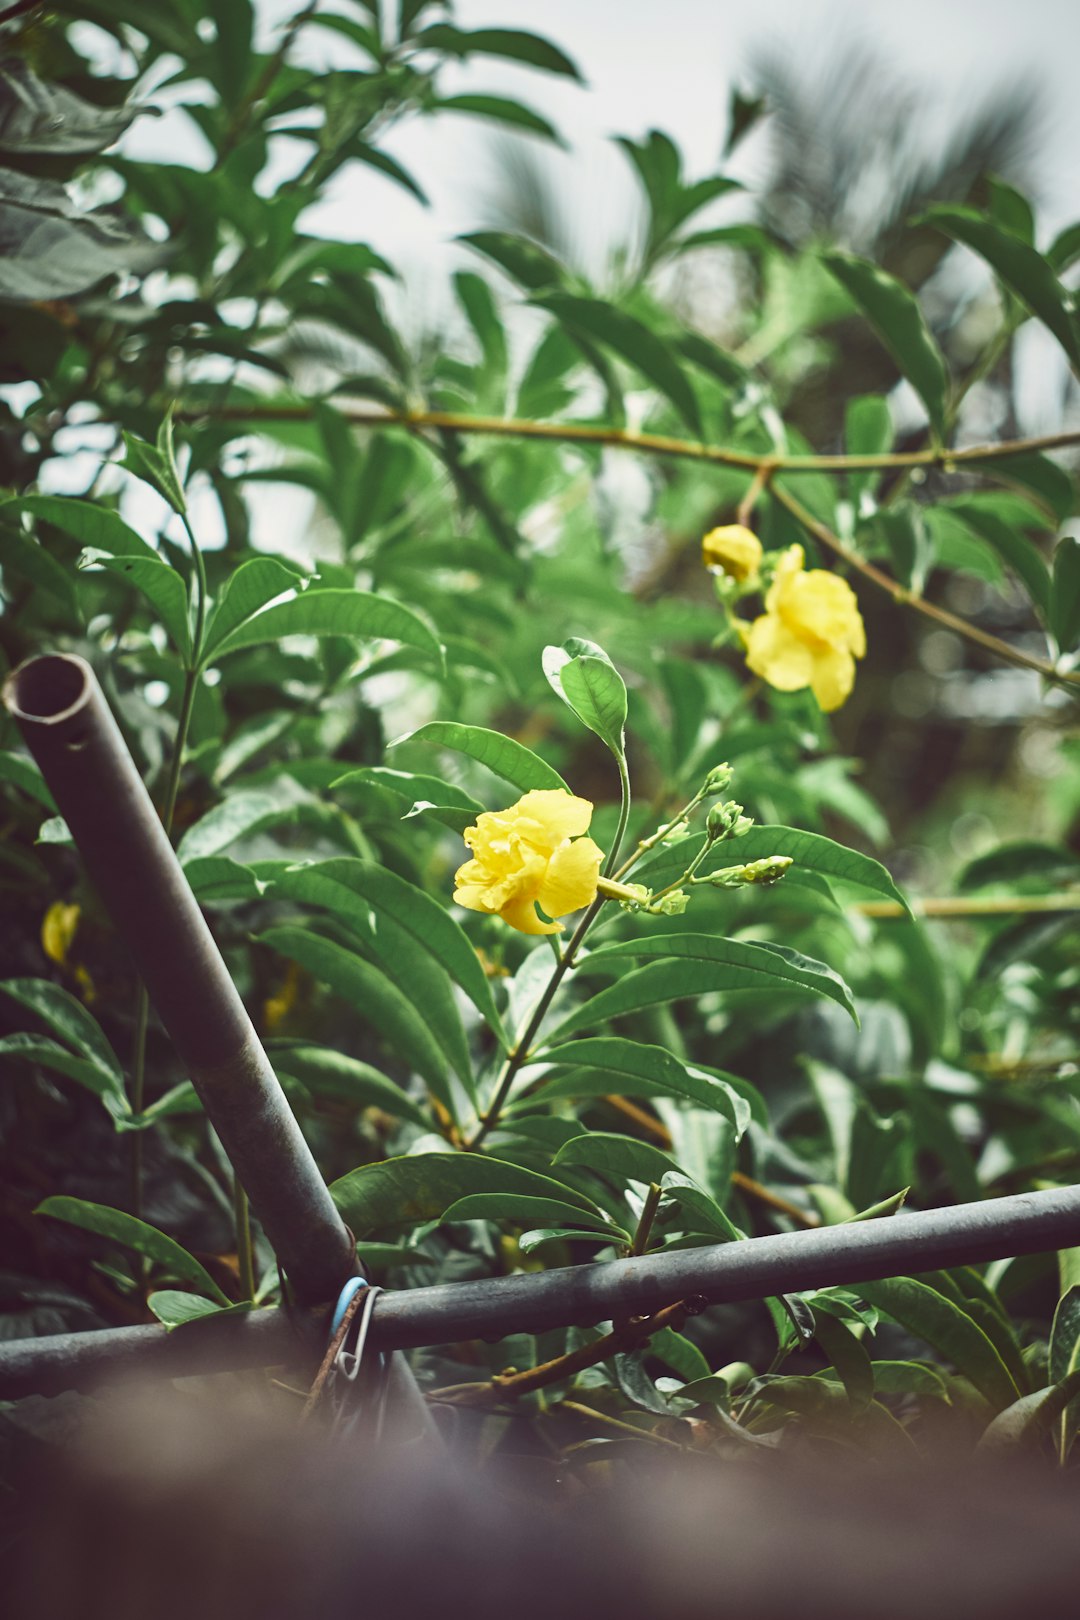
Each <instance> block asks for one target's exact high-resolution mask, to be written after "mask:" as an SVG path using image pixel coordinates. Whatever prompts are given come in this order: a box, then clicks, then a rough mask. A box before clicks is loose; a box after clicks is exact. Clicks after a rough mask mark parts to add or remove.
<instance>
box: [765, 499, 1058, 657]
mask: <svg viewBox="0 0 1080 1620" xmlns="http://www.w3.org/2000/svg"><path fill="white" fill-rule="evenodd" d="M771 493H772V495H773V496H774V497H775V499H776V500H778V501H779V502H780V504H781V506H786V507H787V509H788V511H789V512H790V513H791V515H792V517H793V518H795V519H796V521H797V522H799V523H801V524H802V526H803V528H804V529H805V530H806V531H807V533H808V534H812V535H813V536H814V539H815V540H818V541H820V542H821V544H822V545H823V546H825V547H826V549H827V550H829V551H831V552H832V553H833V555H834V556H837V557H839V558H840V559H841V561H842V562H845V563H847V565H848V567H849V568H853V569H854V570H855V571H856V573H859V574H861V575H862V577H863V578H864V579H868V580H870V582H871V583H872V584H874V585H876V586H878V588H879V589H880V590H883V591H885V592H886V593H887V595H889V596H891V597H892V599H893V601H894V602H897V603H899V604H900V605H901V606H902V607H911V608H914V609H915V611H916V612H917V613H921V614H922V615H923V617H924V618H927V619H933V621H934V623H935V624H940V625H943V626H944V627H945V628H946V629H947V630H952V631H953V632H954V633H955V634H956V635H958V636H963V637H964V639H965V640H966V641H971V642H974V643H975V645H976V646H978V647H982V648H984V649H985V650H986V651H987V652H989V653H993V655H994V657H995V658H1001V659H1003V660H1004V661H1005V662H1006V663H1008V664H1015V665H1016V666H1017V667H1018V668H1020V669H1032V670H1034V671H1035V673H1036V674H1037V675H1041V676H1042V678H1043V680H1045V681H1056V682H1058V683H1060V684H1062V685H1065V686H1078V685H1080V671H1076V672H1072V671H1068V672H1067V671H1063V670H1059V669H1056V668H1055V667H1054V665H1053V664H1052V663H1051V662H1050V660H1049V659H1048V658H1033V657H1032V656H1031V655H1030V654H1029V653H1025V652H1021V651H1020V650H1019V648H1017V647H1013V646H1010V644H1009V643H1008V642H1007V641H1002V640H1001V638H1000V636H992V635H991V634H990V633H989V631H987V630H980V629H979V628H978V626H977V625H974V624H969V623H968V621H967V619H961V618H959V617H958V615H957V614H955V613H950V612H949V610H948V609H947V608H941V607H938V606H937V605H936V604H935V603H934V602H928V601H927V599H926V597H925V596H920V595H919V593H918V592H917V591H912V590H909V589H908V587H907V586H906V585H901V584H900V582H899V581H898V580H895V579H890V577H889V575H888V574H885V573H883V572H882V571H881V569H880V568H876V567H875V566H874V564H873V563H871V562H867V561H866V559H865V557H860V556H859V554H858V552H856V551H852V550H851V548H850V546H846V545H845V544H844V542H843V541H842V540H841V539H840V537H839V536H838V535H835V534H834V533H833V532H832V530H831V529H830V528H829V527H828V526H827V525H826V524H824V523H822V522H821V521H820V520H819V519H818V518H816V517H815V516H814V515H813V513H812V512H808V511H807V509H806V507H805V506H803V504H802V502H801V501H797V500H796V499H795V497H794V495H792V494H791V492H790V491H789V490H786V489H784V488H783V486H782V485H781V484H779V483H776V482H774V483H773V484H772V487H771Z"/></svg>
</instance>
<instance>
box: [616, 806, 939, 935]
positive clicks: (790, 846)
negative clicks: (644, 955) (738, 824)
mask: <svg viewBox="0 0 1080 1620" xmlns="http://www.w3.org/2000/svg"><path fill="white" fill-rule="evenodd" d="M703 842H704V834H699V835H698V836H697V837H695V838H687V839H685V840H684V841H683V842H682V843H681V844H678V845H677V846H674V847H672V848H670V849H666V850H664V851H663V852H662V853H661V854H659V855H657V856H654V857H653V858H652V859H651V860H648V861H645V862H643V864H642V865H641V866H640V867H638V868H636V869H635V871H634V873H633V881H634V882H635V883H647V884H648V885H649V886H650V888H654V889H661V888H664V887H665V886H666V884H668V883H669V882H672V881H674V879H676V878H677V877H678V876H679V875H680V873H682V872H684V871H685V870H686V868H687V866H688V865H689V864H690V862H691V861H692V860H693V859H694V857H695V855H696V854H697V853H698V851H699V850H700V848H701V846H702V844H703ZM767 855H789V856H790V857H791V859H792V861H793V862H794V864H795V865H796V866H800V867H805V868H807V869H808V870H809V871H811V872H820V873H821V875H822V876H823V877H827V878H835V879H836V880H837V881H838V882H840V883H850V884H852V885H853V886H854V887H855V888H857V889H866V890H869V892H870V893H871V894H877V895H881V896H883V897H884V898H885V899H887V900H897V901H899V903H900V904H901V905H902V906H903V908H904V910H905V911H906V912H907V913H908V915H909V916H910V915H911V908H910V907H909V906H908V903H907V901H906V900H905V898H904V896H903V895H902V894H901V892H900V890H899V889H898V888H897V886H896V884H895V883H894V882H893V880H892V878H891V877H890V876H889V873H888V872H887V871H886V869H885V867H884V866H882V864H881V862H880V861H875V860H874V859H873V857H872V856H870V855H862V854H860V853H859V852H858V850H854V849H847V848H845V846H844V845H843V844H836V843H834V842H833V840H832V839H831V838H823V837H822V836H821V834H820V833H811V832H802V831H800V830H799V829H798V828H795V827H775V826H768V825H765V826H757V827H751V828H750V830H749V831H748V832H745V833H743V834H742V835H741V836H740V837H739V838H737V839H735V840H733V841H732V840H727V839H725V840H724V841H723V842H722V843H720V844H718V845H717V846H716V850H715V852H714V853H713V854H712V855H710V856H708V857H707V858H706V860H705V861H704V862H703V863H702V865H701V866H700V867H699V869H698V876H706V875H707V874H708V873H709V872H715V871H718V870H719V868H720V867H722V866H731V865H732V864H733V863H734V862H735V861H744V862H750V861H759V860H762V859H764V857H765V856H767Z"/></svg>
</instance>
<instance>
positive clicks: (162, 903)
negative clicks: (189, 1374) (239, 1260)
mask: <svg viewBox="0 0 1080 1620" xmlns="http://www.w3.org/2000/svg"><path fill="white" fill-rule="evenodd" d="M3 697H4V703H5V704H6V706H7V708H8V709H9V711H10V712H11V714H12V715H13V716H14V718H15V720H16V721H17V723H18V726H19V730H20V731H21V732H22V735H23V737H24V738H25V740H26V743H27V746H28V747H29V749H30V752H31V753H32V754H33V756H34V758H35V759H36V761H37V763H38V765H39V766H40V768H41V773H42V775H43V776H44V778H45V780H46V782H47V783H48V785H49V787H50V789H51V790H52V794H53V798H54V799H55V800H56V804H57V808H58V809H59V811H60V813H61V815H62V816H63V817H64V819H65V820H66V822H67V824H68V826H69V828H70V829H71V836H72V838H73V839H74V841H75V845H76V848H77V849H78V851H79V853H80V855H81V856H82V858H83V860H84V862H85V863H86V869H87V871H88V873H89V875H90V878H91V881H92V882H93V884H94V886H95V887H96V889H97V891H98V893H99V894H100V896H101V898H102V900H103V902H104V904H105V907H106V910H107V911H108V912H109V915H110V916H111V917H112V919H113V921H114V922H115V924H116V926H117V929H118V930H119V932H120V934H121V935H122V936H123V938H124V939H125V940H126V942H127V944H128V946H129V948H130V950H131V954H132V957H133V958H134V961H135V966H136V969H137V970H138V972H139V974H140V975H141V977H142V980H143V982H144V984H145V985H146V988H147V991H148V992H149V995H150V1000H151V1002H152V1003H153V1005H154V1007H155V1008H156V1009H157V1012H158V1014H159V1016H160V1018H161V1021H162V1023H163V1024H164V1025H165V1028H166V1030H167V1031H168V1033H169V1037H170V1039H171V1040H172V1043H173V1045H174V1046H175V1048H176V1050H177V1053H178V1054H179V1056H180V1058H181V1060H182V1062H183V1063H184V1065H185V1067H186V1069H187V1071H188V1074H189V1075H190V1076H191V1081H192V1084H193V1085H194V1087H195V1089H196V1091H197V1092H198V1094H199V1096H200V1098H201V1099H202V1102H203V1106H204V1108H205V1109H206V1113H207V1117H208V1118H209V1120H210V1122H211V1124H212V1125H213V1127H214V1129H215V1130H216V1131H217V1133H218V1136H219V1137H220V1138H221V1142H222V1146H223V1147H224V1149H225V1152H226V1153H227V1154H228V1156H229V1159H230V1162H231V1163H232V1166H233V1168H234V1169H235V1171H236V1174H237V1177H238V1179H239V1181H240V1184H241V1186H242V1187H243V1188H244V1190H245V1192H246V1193H247V1195H248V1197H249V1199H250V1200H251V1207H252V1209H253V1210H254V1212H255V1214H256V1215H257V1216H258V1218H259V1220H260V1221H261V1223H262V1226H263V1230H264V1231H265V1233H266V1236H267V1238H268V1239H269V1241H270V1243H271V1245H272V1247H273V1249H274V1252H275V1254H276V1255H277V1256H278V1259H279V1260H280V1261H281V1264H282V1267H283V1268H284V1270H285V1271H286V1273H287V1274H288V1277H289V1280H290V1282H291V1284H292V1286H293V1289H294V1291H295V1293H296V1295H297V1298H298V1299H299V1300H301V1301H302V1302H306V1303H312V1304H314V1303H317V1302H325V1301H330V1300H332V1299H333V1298H334V1297H335V1295H336V1294H337V1293H338V1291H339V1290H340V1289H341V1287H342V1285H343V1284H344V1283H345V1282H346V1281H347V1279H348V1278H349V1277H351V1276H355V1275H356V1273H357V1270H358V1267H357V1264H356V1255H355V1250H354V1247H353V1242H352V1239H351V1237H350V1235H349V1232H348V1229H347V1228H346V1226H345V1223H344V1222H343V1220H342V1219H341V1216H340V1215H339V1213H338V1211H337V1208H336V1206H335V1205H334V1202H333V1199H332V1198H331V1197H330V1194H329V1192H328V1191H327V1188H326V1183H325V1182H324V1180H323V1178H322V1176H321V1175H320V1173H319V1169H318V1166H317V1165H316V1163H315V1160H314V1158H313V1157H312V1154H311V1150H310V1148H309V1147H308V1145H307V1143H306V1142H305V1140H304V1137H303V1135H302V1133H301V1131H300V1127H299V1125H298V1124H297V1122H296V1119H295V1118H294V1116H293V1113H292V1110H291V1109H290V1107H289V1104H288V1102H287V1101H286V1099H285V1094H284V1092H283V1091H282V1089H281V1086H280V1085H279V1084H278V1080H277V1077H276V1075H275V1074H274V1071H273V1069H272V1068H271V1066H270V1061H269V1059H268V1057H267V1055H266V1053H265V1052H264V1050H263V1047H262V1043H261V1042H260V1040H259V1038H258V1036H257V1035H256V1033H255V1029H254V1026H253V1025H252V1022H251V1019H250V1018H249V1017H248V1014H247V1011H246V1009H245V1007H244V1004H243V1002H242V1001H241V999H240V996H239V994H238V993H237V990H236V986H235V985H234V984H233V981H232V978H231V977H230V974H229V971H228V969H227V968H226V966H225V963H224V961H223V960H222V957H221V953H220V951H219V950H218V948H217V946H216V944H215V943H214V939H213V936H212V935H211V933H210V930H209V928H208V927H207V924H206V920H205V918H204V917H203V914H202V912H201V911H200V910H199V907H198V904H197V902H196V900H195V897H194V895H193V894H192V892H191V889H190V887H189V885H188V882H187V879H186V878H185V877H184V874H183V871H182V870H181V867H180V863H179V861H178V860H177V858H176V855H175V853H174V852H173V849H172V845H171V844H170V843H169V840H168V838H167V837H166V835H165V830H164V828H163V827H162V825H161V821H160V819H159V818H158V814H157V812H156V810H155V809H154V806H153V803H152V802H151V799H150V795H149V793H148V792H147V791H146V788H145V786H144V784H143V781H142V778H141V777H140V776H139V773H138V772H137V770H136V769H135V765H134V762H133V761H132V758H131V755H130V753H129V752H128V749H127V746H126V744H125V742H124V739H123V737H122V736H121V734H120V729H119V727H118V726H117V724H116V721H115V720H114V719H113V716H112V713H111V712H110V710H109V706H108V704H107V703H106V701H105V697H104V694H103V693H102V690H101V687H100V686H99V685H98V682H97V678H96V677H95V675H94V672H93V670H92V669H91V668H90V666H89V664H87V663H86V662H85V660H83V659H82V658H77V657H75V656H73V655H72V654H68V653H52V654H47V655H46V656H44V657H41V658H31V659H30V660H28V661H27V662H26V663H24V664H21V665H20V666H19V668H18V669H16V670H14V671H13V672H12V674H10V675H9V676H8V678H7V680H6V681H5V682H4V688H3Z"/></svg>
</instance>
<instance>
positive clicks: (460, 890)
mask: <svg viewBox="0 0 1080 1620" xmlns="http://www.w3.org/2000/svg"><path fill="white" fill-rule="evenodd" d="M592 813H593V807H592V805H591V804H590V802H589V800H588V799H579V798H576V797H575V796H574V794H572V793H567V792H566V791H565V790H564V789H562V788H538V789H535V790H534V791H533V792H531V793H526V794H525V795H524V797H523V798H521V799H519V800H518V802H517V804H515V805H511V807H510V809H509V810H485V811H484V813H483V814H482V815H479V816H477V818H476V825H475V826H474V827H466V829H465V842H466V844H468V846H469V848H470V849H471V850H472V859H471V860H469V861H466V862H465V864H464V866H462V867H460V868H459V869H458V872H457V876H456V878H455V882H456V884H457V887H456V888H455V890H454V899H455V900H456V901H457V903H458V905H459V906H466V907H468V909H469V910H470V911H485V912H488V913H489V914H491V915H498V916H500V917H501V918H502V919H503V921H504V922H507V923H509V924H510V926H511V928H516V929H518V931H519V932H520V933H522V934H557V933H558V932H559V931H560V929H561V927H562V924H561V923H558V922H543V921H542V920H541V919H540V917H539V916H538V915H537V911H536V906H537V903H538V902H539V904H540V906H541V907H542V908H543V910H544V911H545V912H546V913H547V915H548V916H549V917H565V916H566V915H567V914H568V913H569V912H571V911H579V910H580V909H581V907H582V906H587V905H590V904H591V903H592V901H593V900H595V899H596V888H597V879H598V878H599V876H600V862H601V860H602V859H603V851H602V850H601V849H600V848H599V846H598V845H597V844H595V843H593V840H592V839H591V838H585V837H584V836H583V834H584V833H585V832H586V831H587V830H588V827H589V823H590V822H591V820H592Z"/></svg>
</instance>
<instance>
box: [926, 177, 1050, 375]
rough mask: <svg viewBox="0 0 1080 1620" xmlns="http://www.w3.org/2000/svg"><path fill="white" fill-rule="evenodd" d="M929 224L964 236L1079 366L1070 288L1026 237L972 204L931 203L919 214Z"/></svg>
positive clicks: (955, 237)
mask: <svg viewBox="0 0 1080 1620" xmlns="http://www.w3.org/2000/svg"><path fill="white" fill-rule="evenodd" d="M923 219H924V220H925V221H926V223H927V224H929V225H933V226H935V227H936V228H937V229H938V230H940V231H943V232H944V234H945V235H946V236H951V237H952V238H953V240H954V241H957V242H963V243H964V244H965V245H966V246H967V247H969V248H972V249H973V250H974V252H976V253H977V254H978V255H979V256H980V258H983V259H985V260H986V262H987V264H988V265H989V266H990V268H991V269H992V270H993V272H994V274H995V275H996V276H997V277H998V279H999V280H1000V281H1001V282H1002V283H1003V284H1004V285H1005V286H1006V287H1007V288H1008V289H1009V291H1010V292H1011V293H1012V294H1013V295H1014V296H1015V297H1017V298H1019V300H1020V302H1021V303H1022V304H1023V305H1024V307H1025V308H1026V309H1029V310H1030V311H1031V313H1032V314H1033V315H1035V316H1037V317H1038V319H1039V320H1040V321H1042V323H1043V325H1044V326H1047V327H1049V329H1050V331H1051V332H1052V333H1053V334H1054V336H1055V337H1056V338H1057V340H1058V342H1059V343H1060V344H1061V347H1062V348H1063V349H1064V350H1065V353H1066V354H1067V355H1068V357H1069V359H1070V361H1071V362H1072V364H1073V365H1074V366H1076V367H1080V334H1078V331H1077V327H1076V322H1075V317H1074V316H1073V314H1072V313H1071V310H1070V307H1069V298H1068V294H1067V293H1066V291H1065V288H1064V287H1063V286H1062V285H1061V282H1060V281H1059V280H1058V278H1057V276H1056V275H1055V274H1054V271H1053V270H1052V268H1051V266H1050V265H1049V263H1048V262H1047V260H1046V259H1045V258H1044V257H1043V256H1042V254H1041V253H1039V252H1038V251H1037V250H1036V249H1035V248H1034V247H1032V245H1031V243H1030V242H1025V241H1024V240H1023V238H1022V237H1020V236H1014V235H1013V233H1012V232H1011V231H1007V230H1004V229H1003V228H1002V226H1001V225H999V224H996V223H995V222H994V221H993V220H990V219H987V218H986V216H985V215H984V214H980V213H978V212H977V211H976V210H975V209H974V208H962V207H958V206H956V205H953V204H947V203H935V204H934V205H933V207H931V208H928V209H927V210H926V212H925V214H924V215H923Z"/></svg>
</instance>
